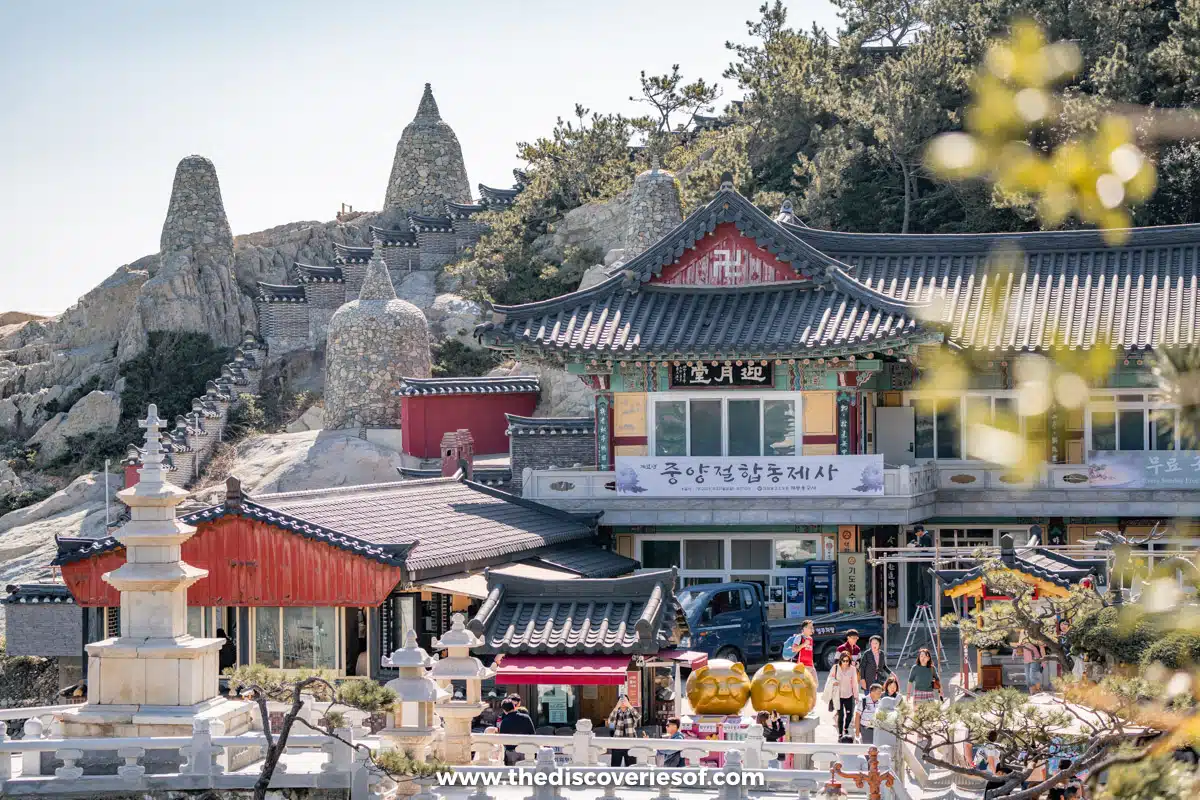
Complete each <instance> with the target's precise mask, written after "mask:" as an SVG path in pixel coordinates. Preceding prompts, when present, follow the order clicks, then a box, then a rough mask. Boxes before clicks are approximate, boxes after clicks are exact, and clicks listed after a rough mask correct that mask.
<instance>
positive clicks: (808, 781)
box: [413, 732, 909, 800]
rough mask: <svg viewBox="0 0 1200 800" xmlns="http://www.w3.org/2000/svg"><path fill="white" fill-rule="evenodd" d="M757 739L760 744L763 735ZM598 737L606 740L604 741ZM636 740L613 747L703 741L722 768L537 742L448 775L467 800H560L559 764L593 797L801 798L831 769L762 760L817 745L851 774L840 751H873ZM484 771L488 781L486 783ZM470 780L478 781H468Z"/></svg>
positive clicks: (894, 797)
mask: <svg viewBox="0 0 1200 800" xmlns="http://www.w3.org/2000/svg"><path fill="white" fill-rule="evenodd" d="M760 734H761V732H760ZM577 735H578V734H577ZM480 738H481V739H483V741H481V742H480V744H481V745H483V746H484V747H493V746H495V745H494V744H493V740H495V739H501V740H508V739H519V740H521V741H522V745H521V746H519V747H518V751H521V750H523V749H527V748H528V747H529V746H531V745H533V744H534V741H533V740H535V739H538V740H542V739H554V738H556V737H553V736H540V737H535V736H499V735H496V734H491V735H486V734H484V735H480ZM564 740H566V737H560V743H561V742H562V741H564ZM759 740H760V742H761V735H760V737H759ZM600 741H601V742H605V741H606V740H603V739H602V740H600ZM636 741H637V743H638V744H640V745H641V747H640V748H638V747H632V746H631V745H632V744H633V742H631V741H629V740H620V739H618V740H616V742H615V743H613V744H612V747H613V748H614V749H626V748H628V749H630V751H631V752H630V755H635V754H636V752H637V751H638V750H639V749H640V750H644V751H652V750H657V751H665V752H673V751H676V750H680V749H681V747H682V750H683V752H684V754H685V757H686V754H687V752H688V750H689V749H692V748H696V747H697V745H701V744H702V745H703V751H704V752H706V753H707V752H708V751H717V750H719V751H720V752H722V753H724V754H725V758H724V760H723V763H722V764H721V765H720V766H719V767H712V768H709V769H707V770H705V771H704V772H700V771H699V770H698V769H697V768H696V767H695V766H685V767H653V768H651V766H650V765H649V764H642V765H639V766H632V767H610V766H602V765H595V764H594V763H586V764H577V763H574V761H573V760H572V761H570V762H565V761H564V760H563V758H562V754H559V753H556V752H555V748H554V747H553V746H551V745H549V744H547V745H543V746H538V747H536V755H535V758H534V759H532V760H530V761H527V762H523V763H520V764H518V765H517V766H515V767H505V766H499V765H481V764H473V765H471V766H465V767H455V768H454V774H453V775H451V776H450V779H451V780H452V781H453V782H454V784H455V785H456V786H457V787H459V791H462V790H464V789H465V787H468V786H470V787H472V792H473V793H472V794H471V798H472V799H473V800H475V798H478V800H484V798H491V799H493V800H494V799H495V798H500V797H502V796H503V797H509V796H512V795H511V793H506V792H504V791H503V787H513V786H521V787H533V788H532V794H530V795H529V799H530V800H564V798H565V797H566V795H564V794H563V791H562V787H561V786H559V785H556V784H555V783H554V782H553V781H551V780H550V774H551V773H554V772H556V771H559V770H562V769H564V768H566V770H567V775H566V776H564V777H565V780H566V781H568V782H569V783H568V788H585V789H593V788H595V789H598V790H600V792H601V794H599V795H597V798H598V800H601V799H602V798H610V797H612V798H617V797H623V796H628V794H629V792H630V791H631V790H635V789H639V790H642V791H645V790H654V789H657V790H658V792H659V794H658V795H657V797H658V798H663V800H670V798H671V797H672V796H673V792H674V791H675V790H678V791H679V792H681V793H682V792H686V793H687V794H689V795H695V794H696V793H698V792H705V791H711V792H713V793H714V795H715V797H716V798H718V800H742V799H743V798H748V797H750V796H751V795H750V792H751V791H754V792H762V791H775V792H788V793H793V794H798V795H799V796H801V797H804V796H805V795H807V794H810V793H812V792H815V791H819V790H820V789H821V788H822V787H823V786H824V785H825V784H826V783H827V782H828V781H829V780H830V771H829V770H828V769H780V768H779V767H778V766H777V764H773V763H771V762H770V761H769V759H768V760H767V761H762V760H759V758H761V757H762V756H766V755H769V754H776V755H780V754H787V753H795V754H800V753H802V752H809V753H810V754H815V753H816V749H814V748H817V749H821V750H822V751H823V752H834V751H837V752H839V757H838V758H836V759H834V761H836V762H840V763H841V764H842V769H843V770H845V771H847V772H856V771H858V770H857V769H856V768H854V767H853V765H848V764H847V763H846V762H847V761H848V760H853V759H854V758H855V756H853V755H850V754H849V753H847V752H844V751H847V750H858V749H861V750H862V751H863V753H862V755H861V756H859V757H858V758H860V759H862V760H863V761H865V756H866V751H867V750H868V749H870V748H869V746H867V745H812V744H800V743H784V742H780V743H777V744H769V745H767V746H766V747H767V748H768V749H766V750H765V752H760V751H758V750H757V748H751V749H749V750H746V749H745V748H739V747H738V745H744V744H745V742H734V741H704V742H699V741H697V740H691V741H684V742H680V741H679V740H677V739H676V740H671V739H657V740H655V739H649V740H648V739H639V740H636ZM505 743H507V744H512V743H513V742H507V741H500V742H496V743H495V744H496V745H498V744H505ZM620 745H624V747H620ZM635 757H636V755H635ZM882 760H883V759H882V757H881V766H880V770H881V771H880V773H876V775H877V776H878V775H889V774H890V773H889V772H888V771H887V770H884V769H883V766H882ZM863 766H865V764H864V765H863ZM538 773H542V774H544V775H545V776H546V777H545V778H542V779H541V780H540V781H538V780H536V776H537V774H538ZM715 774H719V777H716V776H715ZM476 776H478V777H476ZM485 776H486V778H490V779H491V780H490V781H487V780H486V778H485ZM892 778H893V780H892V785H891V787H888V786H886V785H884V786H880V796H881V797H883V798H885V799H886V800H909V795H908V792H907V791H906V789H905V787H904V784H903V781H902V780H900V777H899V776H897V775H892ZM472 779H474V780H475V781H476V782H475V783H472ZM840 782H841V783H842V786H843V789H844V790H845V791H847V792H849V793H851V794H855V793H857V794H863V795H866V794H869V792H870V787H869V784H868V783H864V785H863V786H862V787H861V788H856V785H855V783H854V782H853V781H850V780H845V779H841V781H840ZM419 783H420V784H422V786H423V787H424V789H423V791H422V793H420V794H418V795H416V796H415V797H414V798H413V800H433V798H436V797H439V796H440V795H439V794H437V793H436V792H434V787H435V786H438V784H439V782H438V781H436V780H423V781H419Z"/></svg>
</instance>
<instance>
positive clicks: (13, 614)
mask: <svg viewBox="0 0 1200 800" xmlns="http://www.w3.org/2000/svg"><path fill="white" fill-rule="evenodd" d="M4 615H5V618H6V620H5V630H6V632H7V638H6V640H5V651H6V653H7V654H8V655H10V656H76V657H77V656H78V655H79V652H80V635H81V631H82V630H83V610H82V609H81V608H80V607H79V606H77V605H75V604H74V603H6V604H5V605H4Z"/></svg>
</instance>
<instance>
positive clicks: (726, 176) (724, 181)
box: [721, 171, 733, 191]
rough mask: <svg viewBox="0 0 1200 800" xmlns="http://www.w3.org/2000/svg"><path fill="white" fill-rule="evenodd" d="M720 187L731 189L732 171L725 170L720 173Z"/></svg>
mask: <svg viewBox="0 0 1200 800" xmlns="http://www.w3.org/2000/svg"><path fill="white" fill-rule="evenodd" d="M721 188H722V189H728V190H730V191H732V190H733V173H732V172H729V171H725V172H722V173H721Z"/></svg>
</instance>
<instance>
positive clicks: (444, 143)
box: [383, 83, 471, 216]
mask: <svg viewBox="0 0 1200 800" xmlns="http://www.w3.org/2000/svg"><path fill="white" fill-rule="evenodd" d="M447 200H449V201H450V202H452V203H470V202H471V185H470V184H469V183H468V182H467V166H466V164H465V163H464V162H463V155H462V147H461V146H460V145H459V144H458V137H457V136H455V135H454V131H453V130H452V129H451V128H450V126H449V125H447V124H446V123H445V122H444V121H442V116H441V114H440V113H439V112H438V106H437V101H436V100H434V99H433V89H432V87H431V86H430V85H429V84H428V83H427V84H425V93H424V94H423V95H422V96H421V103H420V105H419V106H418V107H417V115H416V116H415V117H413V121H412V122H410V123H408V125H407V126H406V127H405V128H404V132H403V133H402V134H400V141H399V143H397V144H396V157H395V159H393V161H392V175H391V178H390V179H389V180H388V188H387V196H386V198H385V199H384V202H383V207H384V210H385V211H412V212H414V213H416V214H422V215H426V216H442V215H444V214H445V213H446V205H445V204H446V201H447Z"/></svg>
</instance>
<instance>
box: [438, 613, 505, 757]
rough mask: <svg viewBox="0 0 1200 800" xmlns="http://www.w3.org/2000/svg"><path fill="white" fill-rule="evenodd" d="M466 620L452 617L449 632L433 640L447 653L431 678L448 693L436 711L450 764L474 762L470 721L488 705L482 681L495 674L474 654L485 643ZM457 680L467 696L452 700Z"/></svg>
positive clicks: (444, 748)
mask: <svg viewBox="0 0 1200 800" xmlns="http://www.w3.org/2000/svg"><path fill="white" fill-rule="evenodd" d="M466 621H467V620H466V617H465V616H463V615H462V614H461V613H458V614H455V615H454V616H453V617H451V623H452V624H451V627H450V630H448V631H446V633H445V634H443V635H442V638H441V639H437V640H435V641H434V643H433V646H434V647H435V648H436V649H438V650H445V651H446V657H445V658H443V659H441V660H440V661H438V662H437V663H436V664H434V665H433V670H432V671H431V672H430V677H432V678H433V679H434V680H435V681H437V682H438V683H439V684H440V685H441V686H442V688H443V689H445V690H446V691H447V695H446V697H445V698H443V699H442V700H440V701H439V702H438V703H437V704H436V705H435V710H436V711H437V714H438V716H439V717H441V718H442V722H443V723H445V727H446V741H445V743H444V745H443V756H444V758H445V760H446V761H447V762H449V763H451V764H470V763H471V720H473V719H475V717H478V716H479V714H480V712H482V711H483V709H485V708H487V703H485V702H483V693H482V682H483V681H485V680H487V679H488V678H493V677H495V675H496V673H495V671H493V670H490V669H488V668H487V667H485V666H484V665H483V662H482V661H480V660H479V659H478V658H475V657H474V656H472V655H471V648H474V647H479V645H481V644H483V639H481V638H479V637H478V636H476V635H475V634H474V633H472V632H471V631H469V630H467V625H466ZM454 681H463V682H464V683H465V685H466V694H465V696H464V697H463V698H462V699H458V698H455V697H453V696H452V695H453V689H452V688H451V687H452V686H453V682H454Z"/></svg>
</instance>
